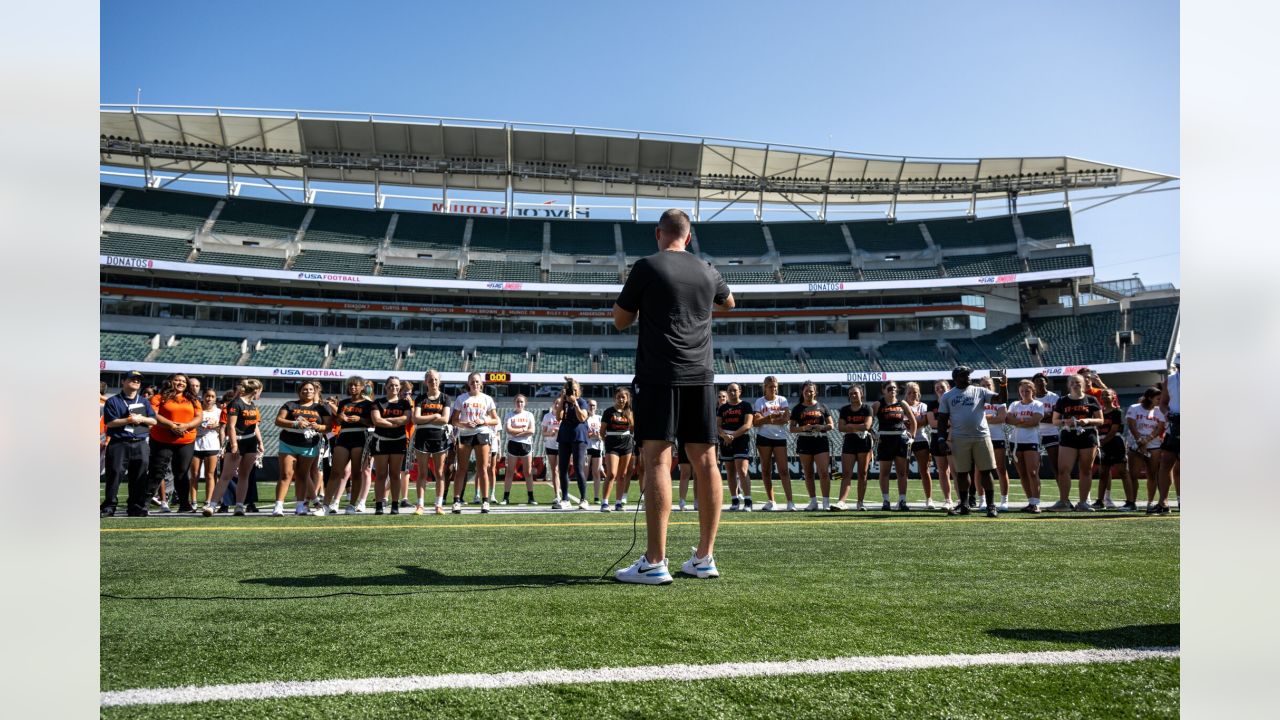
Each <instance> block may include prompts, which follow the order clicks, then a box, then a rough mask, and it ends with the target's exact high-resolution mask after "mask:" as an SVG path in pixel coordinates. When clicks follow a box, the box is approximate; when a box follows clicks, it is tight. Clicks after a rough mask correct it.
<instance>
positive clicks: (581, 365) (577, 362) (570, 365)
mask: <svg viewBox="0 0 1280 720" xmlns="http://www.w3.org/2000/svg"><path fill="white" fill-rule="evenodd" d="M535 372H540V373H565V374H568V375H583V374H586V373H590V372H591V355H590V354H588V353H587V351H586V350H584V349H580V348H579V349H574V348H542V349H541V350H539V351H538V365H537V370H536V371H535Z"/></svg>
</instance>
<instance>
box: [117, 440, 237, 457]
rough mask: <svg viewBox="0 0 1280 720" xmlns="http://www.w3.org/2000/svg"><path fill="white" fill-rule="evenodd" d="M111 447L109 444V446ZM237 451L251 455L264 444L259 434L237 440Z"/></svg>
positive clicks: (229, 449)
mask: <svg viewBox="0 0 1280 720" xmlns="http://www.w3.org/2000/svg"><path fill="white" fill-rule="evenodd" d="M108 447H109V446H108ZM236 451H237V452H239V453H240V454H241V455H249V454H251V453H256V452H262V446H261V445H259V444H258V436H257V435H255V436H253V437H251V438H245V439H243V440H236ZM227 452H231V445H230V444H228V445H227Z"/></svg>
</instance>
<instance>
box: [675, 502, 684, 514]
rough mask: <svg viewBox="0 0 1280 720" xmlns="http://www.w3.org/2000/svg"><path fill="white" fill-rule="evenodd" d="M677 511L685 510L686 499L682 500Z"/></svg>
mask: <svg viewBox="0 0 1280 720" xmlns="http://www.w3.org/2000/svg"><path fill="white" fill-rule="evenodd" d="M676 512H684V501H683V500H681V501H680V505H679V506H678V507H677V508H676Z"/></svg>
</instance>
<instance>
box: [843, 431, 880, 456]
mask: <svg viewBox="0 0 1280 720" xmlns="http://www.w3.org/2000/svg"><path fill="white" fill-rule="evenodd" d="M872 445H874V443H873V442H872V441H871V435H870V433H868V434H867V436H866V437H858V435H857V434H856V433H846V434H845V436H844V442H843V443H841V445H840V454H841V455H861V454H862V453H865V452H871V447H872Z"/></svg>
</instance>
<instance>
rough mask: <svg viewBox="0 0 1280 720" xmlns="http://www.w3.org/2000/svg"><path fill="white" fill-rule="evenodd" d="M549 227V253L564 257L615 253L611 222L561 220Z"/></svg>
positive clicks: (615, 243)
mask: <svg viewBox="0 0 1280 720" xmlns="http://www.w3.org/2000/svg"><path fill="white" fill-rule="evenodd" d="M550 225H551V252H554V253H563V254H565V255H613V254H615V253H616V252H617V242H616V241H615V240H614V237H613V225H614V224H613V223H612V222H608V221H600V220H594V221H592V220H562V221H560V222H553V223H550Z"/></svg>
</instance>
